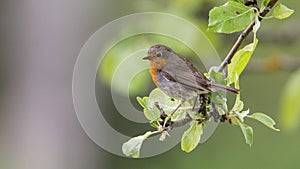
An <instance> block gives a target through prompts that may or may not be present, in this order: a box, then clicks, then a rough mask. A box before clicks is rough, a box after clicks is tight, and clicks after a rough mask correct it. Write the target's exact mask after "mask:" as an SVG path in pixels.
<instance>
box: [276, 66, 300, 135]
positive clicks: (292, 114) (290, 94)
mask: <svg viewBox="0 0 300 169" xmlns="http://www.w3.org/2000/svg"><path fill="white" fill-rule="evenodd" d="M299 84H300V69H298V70H297V71H295V72H294V73H293V74H292V75H291V76H290V78H289V79H288V80H287V82H286V85H285V86H284V89H283V91H282V97H281V101H280V103H281V105H280V119H281V120H282V124H283V126H284V127H285V128H286V129H295V128H296V127H298V126H299V120H300V104H299V100H300V85H299Z"/></svg>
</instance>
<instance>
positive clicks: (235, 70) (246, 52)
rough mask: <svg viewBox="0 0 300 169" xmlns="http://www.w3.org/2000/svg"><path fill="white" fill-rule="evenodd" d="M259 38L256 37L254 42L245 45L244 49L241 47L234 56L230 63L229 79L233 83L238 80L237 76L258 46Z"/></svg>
mask: <svg viewBox="0 0 300 169" xmlns="http://www.w3.org/2000/svg"><path fill="white" fill-rule="evenodd" d="M257 43H258V40H257V39H255V42H254V43H251V44H249V45H247V46H245V47H244V48H243V49H240V50H239V51H237V52H236V53H235V55H234V56H233V58H232V60H231V63H230V64H229V65H228V77H227V79H228V81H229V83H230V84H231V83H233V82H235V80H236V76H240V74H241V73H242V72H243V70H244V69H245V67H246V66H247V64H248V62H249V60H250V58H251V55H252V54H253V51H254V50H255V48H256V45H257Z"/></svg>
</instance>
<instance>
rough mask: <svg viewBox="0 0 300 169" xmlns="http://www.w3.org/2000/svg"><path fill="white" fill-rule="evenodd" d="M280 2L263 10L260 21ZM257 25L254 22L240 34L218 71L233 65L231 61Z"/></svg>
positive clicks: (274, 0)
mask: <svg viewBox="0 0 300 169" xmlns="http://www.w3.org/2000/svg"><path fill="white" fill-rule="evenodd" d="M277 1H278V0H271V1H270V2H269V4H268V5H267V6H266V7H265V8H264V9H263V11H262V12H260V13H259V16H260V17H259V21H261V20H262V19H263V17H264V16H266V15H267V14H268V13H269V12H270V10H271V9H272V8H273V7H274V5H275V4H276V2H277ZM254 25H255V21H252V22H251V23H250V24H249V26H248V27H247V28H246V29H245V30H244V31H243V32H242V33H241V34H240V36H239V37H238V39H237V41H236V42H235V43H234V45H233V47H232V48H231V50H230V51H229V53H228V54H227V56H226V58H225V59H224V60H223V62H222V63H221V64H220V66H219V68H218V71H219V72H222V71H223V70H224V69H225V67H226V66H227V65H228V64H230V63H231V60H232V58H233V56H234V54H235V53H236V52H237V50H238V49H239V47H240V46H241V44H242V43H243V41H244V40H245V39H246V37H247V36H248V35H249V33H250V32H251V31H252V30H253V26H254Z"/></svg>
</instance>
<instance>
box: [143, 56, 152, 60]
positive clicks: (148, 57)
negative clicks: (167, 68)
mask: <svg viewBox="0 0 300 169" xmlns="http://www.w3.org/2000/svg"><path fill="white" fill-rule="evenodd" d="M151 59H152V58H151V56H146V57H143V60H151Z"/></svg>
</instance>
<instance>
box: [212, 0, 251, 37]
mask: <svg viewBox="0 0 300 169" xmlns="http://www.w3.org/2000/svg"><path fill="white" fill-rule="evenodd" d="M254 16H255V13H254V10H252V8H251V7H248V6H245V5H244V4H243V3H241V2H237V1H232V0H230V1H229V2H227V3H226V4H224V5H222V6H220V7H215V8H213V9H212V10H210V12H209V20H208V30H209V31H212V32H218V33H233V32H238V31H241V30H243V29H245V28H246V27H247V26H248V25H249V24H250V22H251V21H252V20H253V19H254Z"/></svg>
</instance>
